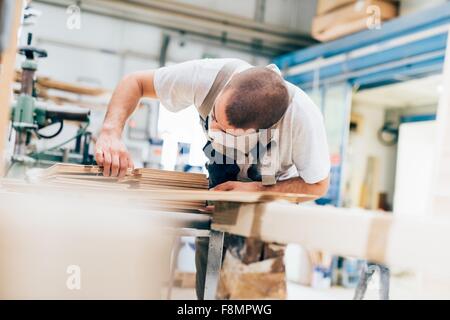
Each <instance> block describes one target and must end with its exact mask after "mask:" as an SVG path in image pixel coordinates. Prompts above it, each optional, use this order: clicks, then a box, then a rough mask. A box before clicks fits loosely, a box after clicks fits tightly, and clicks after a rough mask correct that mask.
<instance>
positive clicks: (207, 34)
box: [36, 0, 316, 57]
mask: <svg viewBox="0 0 450 320" xmlns="http://www.w3.org/2000/svg"><path fill="white" fill-rule="evenodd" d="M36 2H42V3H46V4H52V5H57V6H69V5H72V4H73V3H74V1H73V0H37V1H36ZM78 3H79V5H80V6H81V8H82V10H84V11H87V12H91V13H96V14H101V15H106V16H111V17H115V18H118V19H124V20H128V21H135V22H138V23H143V24H148V25H153V26H158V27H161V28H163V29H165V30H166V32H169V33H170V32H171V33H172V34H174V35H178V36H183V37H186V38H194V39H198V40H205V41H214V42H216V43H220V44H223V45H225V46H227V47H230V48H234V49H237V50H244V51H247V52H248V51H250V52H253V53H255V54H257V55H263V56H271V57H273V56H277V55H279V54H282V53H286V52H291V51H293V50H296V49H300V48H304V47H307V46H310V45H311V44H314V43H316V41H314V40H313V39H312V38H311V37H310V35H307V34H304V33H301V32H298V31H295V30H292V29H289V28H286V27H281V26H277V25H273V24H267V23H264V22H259V21H256V20H254V19H249V18H246V17H242V16H238V15H234V14H230V13H225V12H222V11H215V10H211V9H209V8H205V7H200V6H198V5H192V4H186V3H181V2H178V1H158V0H120V1H119V0H81V1H79V2H78ZM260 10H264V8H262V9H260Z"/></svg>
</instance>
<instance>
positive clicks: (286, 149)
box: [154, 59, 330, 184]
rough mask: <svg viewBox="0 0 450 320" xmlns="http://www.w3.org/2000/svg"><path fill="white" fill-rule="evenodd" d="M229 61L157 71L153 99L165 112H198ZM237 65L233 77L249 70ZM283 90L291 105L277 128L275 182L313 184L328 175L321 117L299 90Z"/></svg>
mask: <svg viewBox="0 0 450 320" xmlns="http://www.w3.org/2000/svg"><path fill="white" fill-rule="evenodd" d="M231 60H233V59H203V60H192V61H188V62H184V63H180V64H177V65H173V66H169V67H164V68H161V69H158V70H157V71H156V73H155V76H154V85H155V90H156V95H157V96H158V98H159V100H160V101H161V103H162V104H163V105H164V106H165V107H166V108H167V109H168V110H169V111H173V112H177V111H180V110H182V109H185V108H187V107H189V106H191V105H195V106H196V107H197V108H199V107H200V106H201V104H202V102H203V100H204V99H205V97H206V95H207V94H208V92H209V90H210V88H211V86H212V84H213V82H214V79H215V78H216V76H217V74H218V72H219V71H220V69H221V68H222V67H223V66H224V65H225V64H226V63H228V62H230V61H231ZM240 62H241V63H242V66H241V67H239V68H238V69H237V70H236V72H237V73H238V72H241V71H244V70H246V69H248V68H251V67H252V65H250V64H248V63H246V62H244V61H240ZM271 67H272V68H273V67H274V66H271ZM275 68H276V67H275ZM278 71H279V70H278ZM286 86H287V87H288V90H289V92H290V96H291V103H290V105H289V107H288V109H287V111H286V114H285V115H284V117H283V119H282V121H281V123H280V127H279V129H280V136H279V152H280V154H279V156H280V158H279V159H280V166H279V168H278V170H277V174H276V176H277V180H280V181H281V180H286V179H290V178H293V177H298V176H300V177H301V178H302V179H303V180H304V181H305V182H306V183H309V184H313V183H317V182H319V181H322V180H324V179H326V178H327V177H328V175H329V173H330V155H329V151H328V144H327V138H326V133H325V127H324V123H323V117H322V114H321V112H320V110H319V108H318V107H317V106H316V105H315V104H314V102H313V101H312V100H311V99H310V98H309V97H308V96H307V95H306V93H305V92H303V90H301V89H300V88H298V87H296V86H294V85H293V84H291V83H289V82H287V81H286Z"/></svg>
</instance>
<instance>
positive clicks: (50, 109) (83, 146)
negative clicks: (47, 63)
mask: <svg viewBox="0 0 450 320" xmlns="http://www.w3.org/2000/svg"><path fill="white" fill-rule="evenodd" d="M27 40H28V41H27V46H24V47H21V48H19V54H21V55H24V56H25V60H24V62H23V63H22V66H21V68H22V78H21V89H20V94H19V96H18V98H17V101H16V103H15V104H14V105H13V108H12V114H11V122H12V125H11V130H14V131H15V142H14V153H13V156H12V159H11V166H13V165H15V164H16V163H20V164H22V165H26V166H30V165H31V166H41V165H42V164H45V163H47V164H49V163H52V162H71V163H79V164H92V162H93V157H92V155H90V154H89V145H90V143H91V133H90V132H88V131H87V127H88V125H89V120H90V110H88V109H84V108H78V107H69V106H50V105H46V104H42V103H41V102H39V101H38V100H37V91H36V86H35V82H36V81H35V73H36V70H37V58H46V57H47V52H46V51H45V50H42V49H38V48H36V47H33V46H31V41H32V35H31V34H28V39H27ZM64 121H72V122H78V123H79V130H78V132H77V133H76V135H75V136H74V137H71V138H70V139H68V140H67V141H65V142H64V143H62V144H59V145H57V146H55V147H52V148H50V149H46V150H43V151H36V150H33V147H32V145H31V142H32V139H33V138H37V139H52V138H54V137H56V136H57V135H59V134H60V133H61V132H62V129H63V127H64ZM51 125H55V126H58V129H57V130H55V132H54V133H52V134H44V133H42V132H41V130H42V129H43V128H46V127H49V126H51ZM10 137H11V135H10ZM73 140H75V141H76V143H75V148H74V149H73V150H69V149H67V148H65V149H64V148H63V146H64V145H65V144H67V143H69V142H71V141H73Z"/></svg>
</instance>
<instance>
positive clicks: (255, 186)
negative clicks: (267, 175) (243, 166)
mask: <svg viewBox="0 0 450 320" xmlns="http://www.w3.org/2000/svg"><path fill="white" fill-rule="evenodd" d="M212 190H214V191H263V190H264V186H263V185H262V183H261V182H240V181H227V182H224V183H222V184H219V185H218V186H217V187H215V188H213V189H212Z"/></svg>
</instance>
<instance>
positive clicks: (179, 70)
mask: <svg viewBox="0 0 450 320" xmlns="http://www.w3.org/2000/svg"><path fill="white" fill-rule="evenodd" d="M199 68H200V66H199V60H192V61H187V62H183V63H179V64H176V65H173V66H168V67H163V68H160V69H158V70H156V72H155V76H154V86H155V91H156V95H157V97H158V99H159V100H160V101H161V103H162V105H163V106H164V107H166V108H167V109H168V110H169V111H172V112H177V111H180V110H183V109H185V108H187V107H189V106H191V105H193V104H194V98H195V91H196V88H195V83H196V80H197V77H198V73H199Z"/></svg>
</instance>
